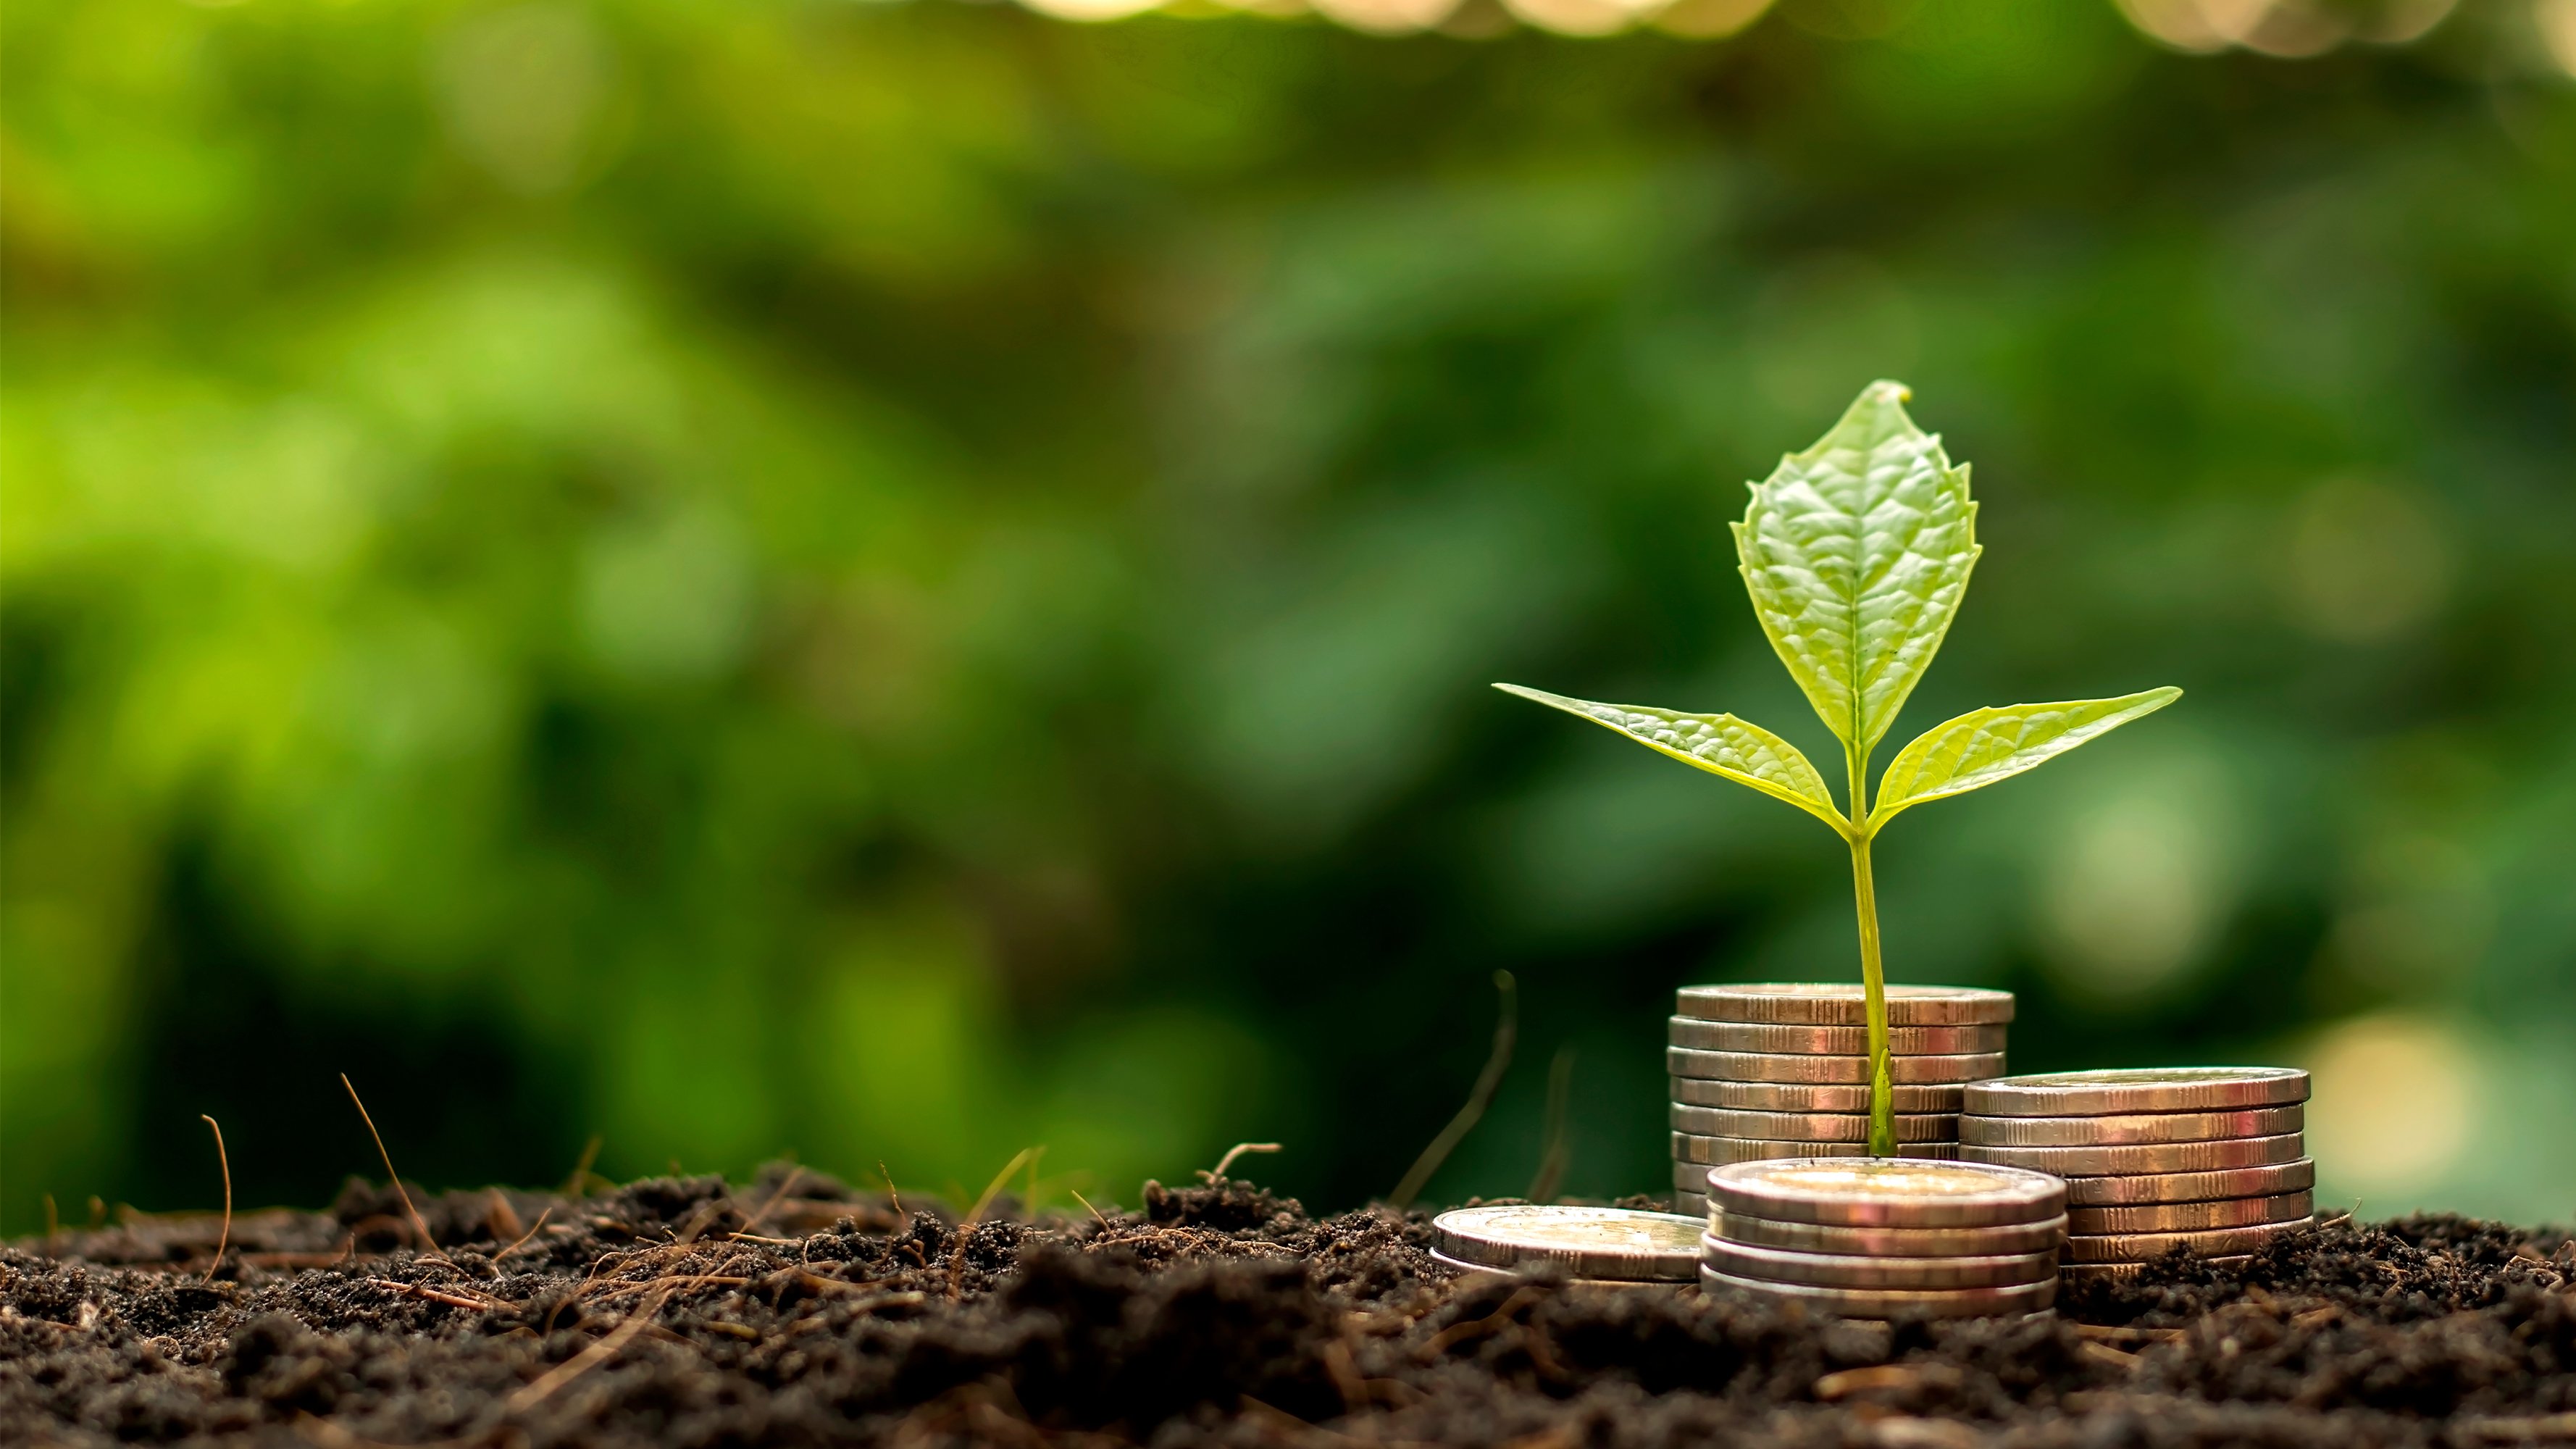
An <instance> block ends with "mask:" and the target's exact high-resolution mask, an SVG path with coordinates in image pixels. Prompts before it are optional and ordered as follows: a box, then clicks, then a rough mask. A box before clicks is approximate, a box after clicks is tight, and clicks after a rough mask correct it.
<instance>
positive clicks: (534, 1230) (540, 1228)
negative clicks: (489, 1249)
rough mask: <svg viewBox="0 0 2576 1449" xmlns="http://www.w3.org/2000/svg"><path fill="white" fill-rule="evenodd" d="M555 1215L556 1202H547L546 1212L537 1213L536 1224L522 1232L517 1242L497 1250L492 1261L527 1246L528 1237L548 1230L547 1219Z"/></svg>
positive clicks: (496, 1261) (497, 1260)
mask: <svg viewBox="0 0 2576 1449" xmlns="http://www.w3.org/2000/svg"><path fill="white" fill-rule="evenodd" d="M554 1215H555V1208H554V1204H553V1203H548V1204H546V1210H545V1211H544V1212H541V1213H539V1214H537V1220H536V1222H535V1224H534V1225H532V1226H531V1227H529V1229H528V1230H527V1231H526V1232H524V1233H521V1234H520V1235H519V1240H518V1241H517V1242H515V1243H512V1244H511V1245H510V1246H508V1247H506V1248H503V1249H502V1250H501V1251H499V1252H497V1253H494V1254H493V1255H492V1261H493V1262H495V1263H498V1262H500V1261H501V1260H502V1259H503V1258H506V1257H508V1256H510V1255H511V1254H512V1253H515V1252H517V1251H519V1250H520V1249H521V1248H524V1247H526V1246H527V1245H528V1239H530V1238H533V1237H535V1236H536V1235H537V1234H539V1233H541V1232H544V1231H545V1230H546V1219H548V1218H550V1217H553V1216H554Z"/></svg>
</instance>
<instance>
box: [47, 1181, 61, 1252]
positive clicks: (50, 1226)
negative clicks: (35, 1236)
mask: <svg viewBox="0 0 2576 1449" xmlns="http://www.w3.org/2000/svg"><path fill="white" fill-rule="evenodd" d="M62 1231H63V1220H62V1219H61V1218H60V1217H58V1216H56V1215H55V1212H54V1195H53V1194H52V1193H50V1192H49V1193H46V1194H45V1251H46V1252H47V1253H51V1252H53V1251H54V1239H56V1238H58V1237H60V1236H62Z"/></svg>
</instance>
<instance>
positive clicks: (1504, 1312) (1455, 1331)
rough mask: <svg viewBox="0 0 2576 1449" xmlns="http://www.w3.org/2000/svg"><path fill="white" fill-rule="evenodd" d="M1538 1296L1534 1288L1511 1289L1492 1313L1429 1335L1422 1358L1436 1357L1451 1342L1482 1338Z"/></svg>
mask: <svg viewBox="0 0 2576 1449" xmlns="http://www.w3.org/2000/svg"><path fill="white" fill-rule="evenodd" d="M1539 1296H1540V1295H1539V1291H1538V1290H1537V1289H1535V1288H1515V1289H1513V1290H1512V1296H1511V1297H1509V1298H1506V1299H1504V1300H1503V1306H1502V1307H1500V1308H1497V1309H1495V1310H1494V1311H1493V1312H1492V1313H1489V1314H1487V1315H1486V1316H1484V1317H1483V1318H1478V1319H1474V1320H1471V1321H1469V1322H1466V1323H1453V1324H1450V1325H1449V1326H1448V1327H1447V1328H1444V1329H1442V1330H1440V1331H1439V1332H1438V1333H1435V1334H1433V1335H1432V1336H1431V1341H1430V1342H1429V1343H1426V1344H1424V1345H1423V1346H1422V1358H1423V1360H1424V1361H1425V1362H1428V1361H1430V1360H1432V1359H1435V1358H1438V1357H1439V1356H1440V1355H1442V1354H1444V1353H1447V1352H1448V1351H1449V1347H1450V1345H1452V1344H1456V1343H1463V1342H1465V1341H1466V1340H1468V1339H1471V1338H1482V1337H1483V1336H1485V1335H1486V1334H1488V1333H1492V1332H1494V1331H1495V1330H1496V1329H1499V1328H1501V1327H1502V1326H1503V1325H1504V1324H1507V1323H1509V1322H1511V1321H1512V1315H1513V1314H1515V1313H1518V1312H1520V1311H1521V1310H1522V1309H1524V1308H1526V1307H1528V1306H1529V1305H1531V1304H1533V1303H1536V1302H1537V1301H1538V1300H1539Z"/></svg>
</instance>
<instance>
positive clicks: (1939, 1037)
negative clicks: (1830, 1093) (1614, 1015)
mask: <svg viewBox="0 0 2576 1449" xmlns="http://www.w3.org/2000/svg"><path fill="white" fill-rule="evenodd" d="M1664 1029H1665V1038H1664V1039H1665V1042H1666V1044H1667V1045H1670V1046H1677V1047H1689V1048H1691V1049H1692V1050H1694V1051H1709V1052H1778V1053H1785V1054H1788V1055H1793V1056H1860V1055H1865V1054H1866V1053H1867V1052H1868V1051H1869V1028H1867V1027H1865V1026H1784V1025H1777V1024H1765V1023H1759V1022H1747V1021H1708V1020H1705V1019H1703V1018H1700V1017H1695V1016H1675V1017H1671V1018H1668V1019H1667V1020H1666V1021H1665V1024H1664ZM2011 1040H2012V1029H2011V1028H2010V1027H2008V1026H2006V1025H2004V1024H2003V1023H2001V1022H1996V1023H1992V1024H1989V1025H1979V1026H1894V1027H1889V1028H1888V1031H1887V1049H1888V1050H1889V1051H1891V1052H1894V1053H1896V1054H1898V1055H1900V1056H1909V1057H1928V1056H1952V1057H1956V1056H1977V1055H1982V1054H1984V1053H1987V1052H1999V1051H2003V1050H2005V1049H2006V1048H2007V1047H2008V1046H2010V1044H2011Z"/></svg>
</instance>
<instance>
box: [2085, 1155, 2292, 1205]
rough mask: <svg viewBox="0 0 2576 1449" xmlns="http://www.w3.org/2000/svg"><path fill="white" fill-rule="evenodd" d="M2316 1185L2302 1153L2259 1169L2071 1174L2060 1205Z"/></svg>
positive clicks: (2189, 1198)
mask: <svg viewBox="0 0 2576 1449" xmlns="http://www.w3.org/2000/svg"><path fill="white" fill-rule="evenodd" d="M2316 1185H2317V1164H2316V1162H2315V1161H2314V1160H2313V1159H2310V1158H2305V1157H2302V1158H2300V1159H2298V1160H2297V1161H2295V1162H2279V1163H2273V1164H2271V1165H2269V1166H2264V1167H2232V1168H2225V1169H2221V1170H2219V1171H2216V1172H2142V1173H2135V1174H2130V1175H2127V1176H2121V1177H2075V1178H2069V1179H2067V1182H2066V1204H2067V1206H2068V1207H2070V1208H2075V1207H2088V1208H2093V1207H2135V1206H2138V1205H2140V1204H2144V1203H2172V1202H2215V1201H2217V1200H2219V1199H2221V1198H2231V1197H2277V1196H2279V1195H2280V1194H2282V1193H2285V1192H2304V1191H2306V1190H2307V1189H2309V1188H2312V1187H2315V1186H2316Z"/></svg>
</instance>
